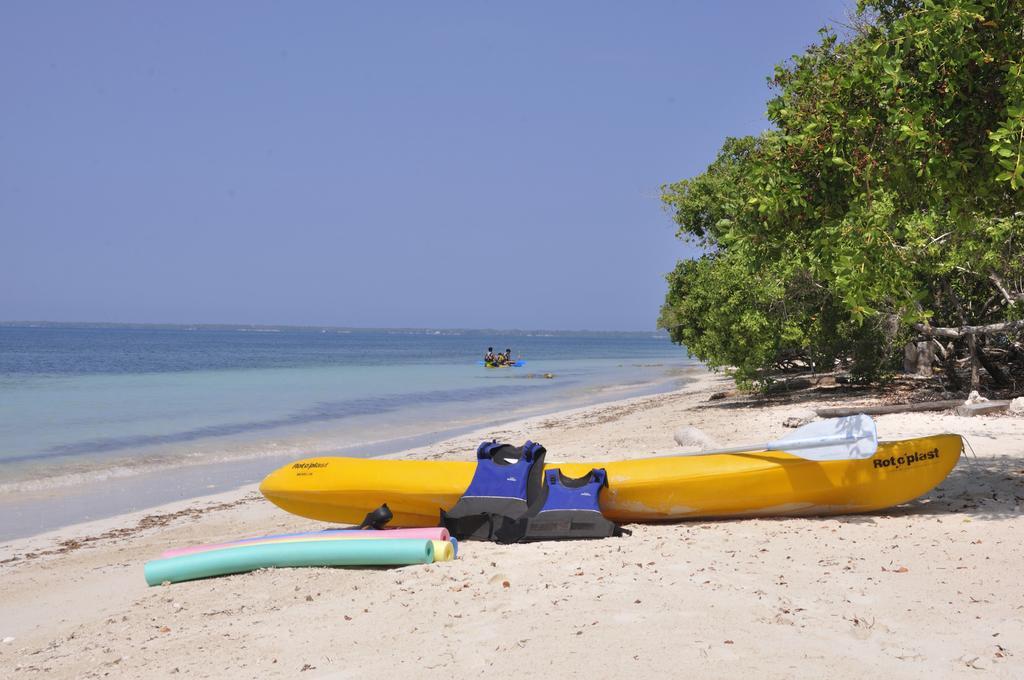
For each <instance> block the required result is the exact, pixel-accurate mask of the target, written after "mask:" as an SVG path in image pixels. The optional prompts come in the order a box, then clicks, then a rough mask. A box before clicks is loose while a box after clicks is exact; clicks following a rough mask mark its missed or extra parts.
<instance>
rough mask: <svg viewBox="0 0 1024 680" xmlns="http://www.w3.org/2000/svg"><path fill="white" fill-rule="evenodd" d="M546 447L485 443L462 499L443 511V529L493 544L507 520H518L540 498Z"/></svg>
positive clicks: (527, 444)
mask: <svg viewBox="0 0 1024 680" xmlns="http://www.w3.org/2000/svg"><path fill="white" fill-rule="evenodd" d="M544 453H545V450H544V447H543V446H541V445H540V444H537V443H534V442H531V441H528V442H526V443H525V444H523V445H522V446H519V447H514V446H511V445H509V444H500V443H498V442H496V441H491V442H484V443H483V444H481V445H480V446H479V448H477V451H476V458H477V461H476V470H475V471H474V472H473V479H472V481H470V483H469V486H468V487H467V488H466V491H465V493H463V494H462V498H460V499H459V502H458V503H456V504H455V505H454V506H453V507H452V509H451V510H449V511H447V512H445V511H444V510H442V511H441V526H444V527H446V528H447V529H448V531H449V532H450V533H451V535H452V536H455V537H456V538H458V539H460V540H461V539H466V538H475V539H478V540H485V541H486V540H494V538H495V531H496V530H497V528H498V527H499V526H500V525H501V523H502V522H503V521H505V520H506V519H512V520H515V519H519V518H521V517H524V516H526V514H527V512H528V511H529V510H530V501H531V500H534V501H535V500H536V499H537V498H538V497H539V495H540V493H539V492H540V488H541V473H542V471H543V469H544Z"/></svg>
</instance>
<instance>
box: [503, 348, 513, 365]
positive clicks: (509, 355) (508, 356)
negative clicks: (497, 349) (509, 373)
mask: <svg viewBox="0 0 1024 680" xmlns="http://www.w3.org/2000/svg"><path fill="white" fill-rule="evenodd" d="M503 356H504V357H505V363H506V364H509V365H511V364H512V350H511V349H509V348H508V347H506V348H505V354H504V355H503Z"/></svg>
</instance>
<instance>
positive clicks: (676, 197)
mask: <svg viewBox="0 0 1024 680" xmlns="http://www.w3.org/2000/svg"><path fill="white" fill-rule="evenodd" d="M857 12H858V14H857V19H858V20H857V25H858V27H859V30H858V31H857V33H856V34H855V35H853V36H852V37H850V38H848V39H846V40H840V39H839V37H838V36H837V35H836V34H835V33H833V32H832V31H830V30H828V29H823V30H822V32H821V39H820V41H819V42H818V43H817V44H816V45H814V46H812V47H810V48H809V49H808V50H807V51H806V52H805V53H804V54H802V55H797V56H794V57H793V58H792V60H791V62H789V63H788V64H785V65H780V66H777V67H776V68H775V72H774V75H773V76H772V78H771V79H770V81H769V82H770V84H771V86H772V88H773V89H774V91H775V96H774V97H773V98H772V99H771V100H770V101H769V102H768V118H769V119H770V121H771V122H772V123H773V129H771V130H770V131H767V132H765V133H763V134H762V135H760V136H758V137H747V138H742V139H727V140H726V141H725V143H724V145H723V147H722V150H721V152H720V153H719V156H718V158H717V159H716V160H715V161H714V162H713V163H712V164H711V166H709V167H708V169H707V170H706V171H705V172H704V173H703V174H701V175H698V176H697V177H693V178H689V179H684V180H682V181H680V182H676V183H674V184H670V185H667V186H665V187H663V192H662V199H663V201H664V203H665V205H666V206H667V207H669V208H670V209H671V210H672V211H673V213H674V218H675V221H676V223H677V224H678V226H679V231H678V234H679V236H680V237H681V238H684V239H688V240H691V241H693V242H696V243H697V244H699V245H701V246H703V248H704V249H705V252H706V253H707V254H706V255H705V256H704V257H702V258H700V259H698V260H696V261H693V262H683V263H680V265H679V266H678V267H677V268H676V269H675V271H673V272H672V273H670V274H669V275H668V282H669V290H668V294H667V295H666V300H665V305H664V307H663V309H662V314H661V318H660V321H659V323H660V325H661V326H663V327H665V328H668V329H669V331H670V332H671V334H672V337H673V339H675V340H676V341H678V342H681V343H683V344H685V345H686V347H687V348H688V349H689V350H690V351H691V352H692V353H693V354H694V355H696V356H697V357H699V358H701V359H702V360H704V361H706V362H707V363H709V364H710V365H712V366H731V367H734V368H735V372H736V375H737V377H738V378H739V379H740V380H741V381H747V382H757V381H761V380H763V379H764V378H765V376H766V375H767V372H770V371H772V370H775V369H778V368H779V367H782V366H784V365H786V363H787V362H789V363H792V362H794V361H795V362H799V363H800V364H804V365H807V364H814V365H817V366H829V365H830V364H831V363H832V362H836V361H848V362H850V364H851V365H852V367H853V369H854V371H856V372H859V373H860V374H861V375H863V376H864V377H865V378H872V377H876V376H877V375H878V373H879V371H880V370H881V369H882V368H884V367H885V366H886V365H887V364H888V365H894V363H895V360H896V359H897V357H898V356H899V354H898V350H899V348H900V347H901V346H902V341H905V340H906V339H908V338H910V337H913V336H915V335H918V336H921V337H937V338H941V339H943V340H944V342H945V344H942V345H939V344H938V343H937V348H938V349H939V350H940V351H941V352H943V353H947V352H948V353H949V355H950V356H949V357H948V358H949V362H948V365H950V366H951V367H952V366H954V364H955V360H956V358H957V357H958V356H960V355H963V354H966V355H967V358H968V359H970V360H971V362H972V363H973V365H974V366H975V379H974V382H977V362H981V363H982V364H984V365H985V367H986V368H987V369H989V372H990V373H992V374H993V377H995V378H997V379H1003V380H1005V379H1006V375H1005V372H1004V371H1001V370H1000V369H999V368H998V365H999V363H1000V362H1002V363H1003V364H1004V365H1012V364H1013V362H1014V361H1020V360H1024V353H1022V352H1021V349H1020V344H1019V342H1018V341H1017V336H1016V333H1017V332H1019V331H1020V330H1021V328H1022V324H1021V322H1020V319H1021V318H1022V317H1024V314H1021V307H1022V306H1024V248H1022V247H1021V245H1022V244H1024V76H1022V69H1024V1H1022V0H975V1H973V2H968V1H966V0H947V1H944V2H940V1H937V0H936V1H927V2H926V1H907V0H889V1H880V2H867V1H865V2H861V3H859V5H858V9H857ZM965 327H966V328H965ZM986 347H987V349H985V348H986Z"/></svg>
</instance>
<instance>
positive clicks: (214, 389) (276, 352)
mask: <svg viewBox="0 0 1024 680" xmlns="http://www.w3.org/2000/svg"><path fill="white" fill-rule="evenodd" d="M489 345H491V346H494V347H495V349H497V350H501V349H504V348H505V347H511V348H512V349H513V354H514V355H516V356H521V357H522V358H523V359H525V360H526V362H527V364H526V366H525V367H523V368H510V369H486V368H483V367H482V366H479V365H477V363H476V362H477V360H478V359H479V358H480V356H481V355H482V353H483V352H484V351H485V350H486V348H487V347H488V346H489ZM692 365H693V363H692V362H691V361H689V360H687V359H686V356H685V352H684V351H683V350H682V349H680V348H679V347H677V346H674V345H672V344H671V343H670V342H669V341H668V339H667V337H666V336H664V335H660V334H654V333H650V334H646V333H641V334H604V333H591V334H585V333H584V334H581V333H498V332H489V331H363V330H359V331H346V330H339V329H289V328H283V329H251V328H245V329H228V328H218V329H211V328H197V329H189V328H185V327H175V328H130V327H104V328H82V327H61V326H58V327H53V326H47V327H27V326H0V492H7V493H3V494H0V495H2V496H4V497H5V498H6V499H7V501H6V502H7V503H22V502H36V503H48V504H49V505H48V506H47V508H48V511H47V512H46V513H42V514H53V512H52V511H53V508H54V507H58V506H59V507H64V508H65V511H64V512H60V513H57V514H59V515H62V519H61V520H60V522H63V523H68V522H69V521H74V520H79V519H85V518H90V517H93V516H95V515H96V514H97V513H100V514H112V513H113V512H124V511H126V510H128V509H133V508H136V507H139V505H140V503H143V502H144V501H145V502H149V503H150V504H155V503H157V502H166V501H169V500H173V499H174V498H181V497H188V496H190V495H192V496H194V495H200V494H203V493H209V492H211V491H212V490H217V489H222V488H227V487H230V486H231V485H234V486H238V485H241V484H244V483H248V482H251V481H256V480H257V479H258V478H259V477H260V476H262V474H263V473H264V472H265V471H267V470H269V469H272V467H273V465H274V464H279V463H280V462H282V461H283V460H285V459H288V458H293V457H297V456H303V455H314V454H320V453H334V452H338V453H345V454H347V455H378V454H380V453H385V452H389V451H394V450H400V449H401V448H405V447H407V446H409V445H411V444H416V443H425V442H427V441H429V440H431V439H432V438H434V439H437V438H441V437H442V436H444V435H445V434H450V433H453V432H456V431H460V430H463V431H464V430H467V429H470V428H473V427H479V426H481V425H486V424H488V423H497V422H501V421H507V420H510V419H513V418H517V417H522V416H526V415H530V414H534V413H542V412H547V411H552V410H556V409H559V408H568V407H573V406H579V405H584V404H588V403H595V402H598V401H607V400H611V399H617V398H623V397H627V396H631V395H634V394H640V393H648V392H653V391H658V390H665V389H670V388H671V387H674V386H675V385H677V384H678V383H679V380H680V378H679V372H680V369H683V368H685V367H687V366H692ZM545 373H552V374H554V376H555V377H554V378H553V379H546V378H544V377H543V374H545ZM471 453H472V452H467V455H470V454H471ZM243 463H244V464H243ZM140 495H141V496H143V497H144V498H140V497H139V496H140ZM90 498H91V500H89V499H90ZM19 499H20V500H19ZM101 506H102V507H103V508H106V509H105V510H103V511H100V510H99V509H98V508H100V507H101ZM40 507H42V506H40ZM38 509H39V508H36V510H38ZM31 517H34V515H33V514H32V510H31V509H30V508H25V507H21V506H19V507H17V508H8V512H7V513H6V519H3V520H0V538H3V537H4V536H5V535H6V536H10V535H14V534H22V533H25V527H26V523H28V524H32V523H33V522H32V521H28V518H31ZM60 522H58V521H57V520H49V521H46V522H42V524H43V525H46V526H54V525H55V523H56V524H59V523H60ZM34 523H35V524H36V525H39V524H40V522H34ZM39 528H40V527H39V526H35V529H36V530H38V529H39Z"/></svg>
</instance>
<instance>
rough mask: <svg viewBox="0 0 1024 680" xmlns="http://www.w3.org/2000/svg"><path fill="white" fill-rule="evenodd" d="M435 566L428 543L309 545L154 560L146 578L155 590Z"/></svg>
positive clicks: (278, 545)
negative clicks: (315, 570) (285, 571)
mask: <svg viewBox="0 0 1024 680" xmlns="http://www.w3.org/2000/svg"><path fill="white" fill-rule="evenodd" d="M433 561H434V544H433V543H431V541H429V540H427V539H416V538H394V539H390V538H389V539H376V540H366V541H359V540H349V541H308V542H295V543H271V544H263V545H242V546H237V547H232V548H225V549H223V550H210V551H207V552H200V553H192V554H190V555H181V556H179V557H169V558H167V559H162V560H152V561H150V562H147V563H146V568H145V575H146V583H148V584H149V585H151V586H155V585H160V584H161V583H163V582H165V581H170V582H171V583H177V582H179V581H192V580H194V579H200V578H209V577H211V576H224V575H226V574H241V573H243V572H247V571H253V570H256V569H265V568H267V567H351V566H402V565H407V564H430V563H431V562H433Z"/></svg>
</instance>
